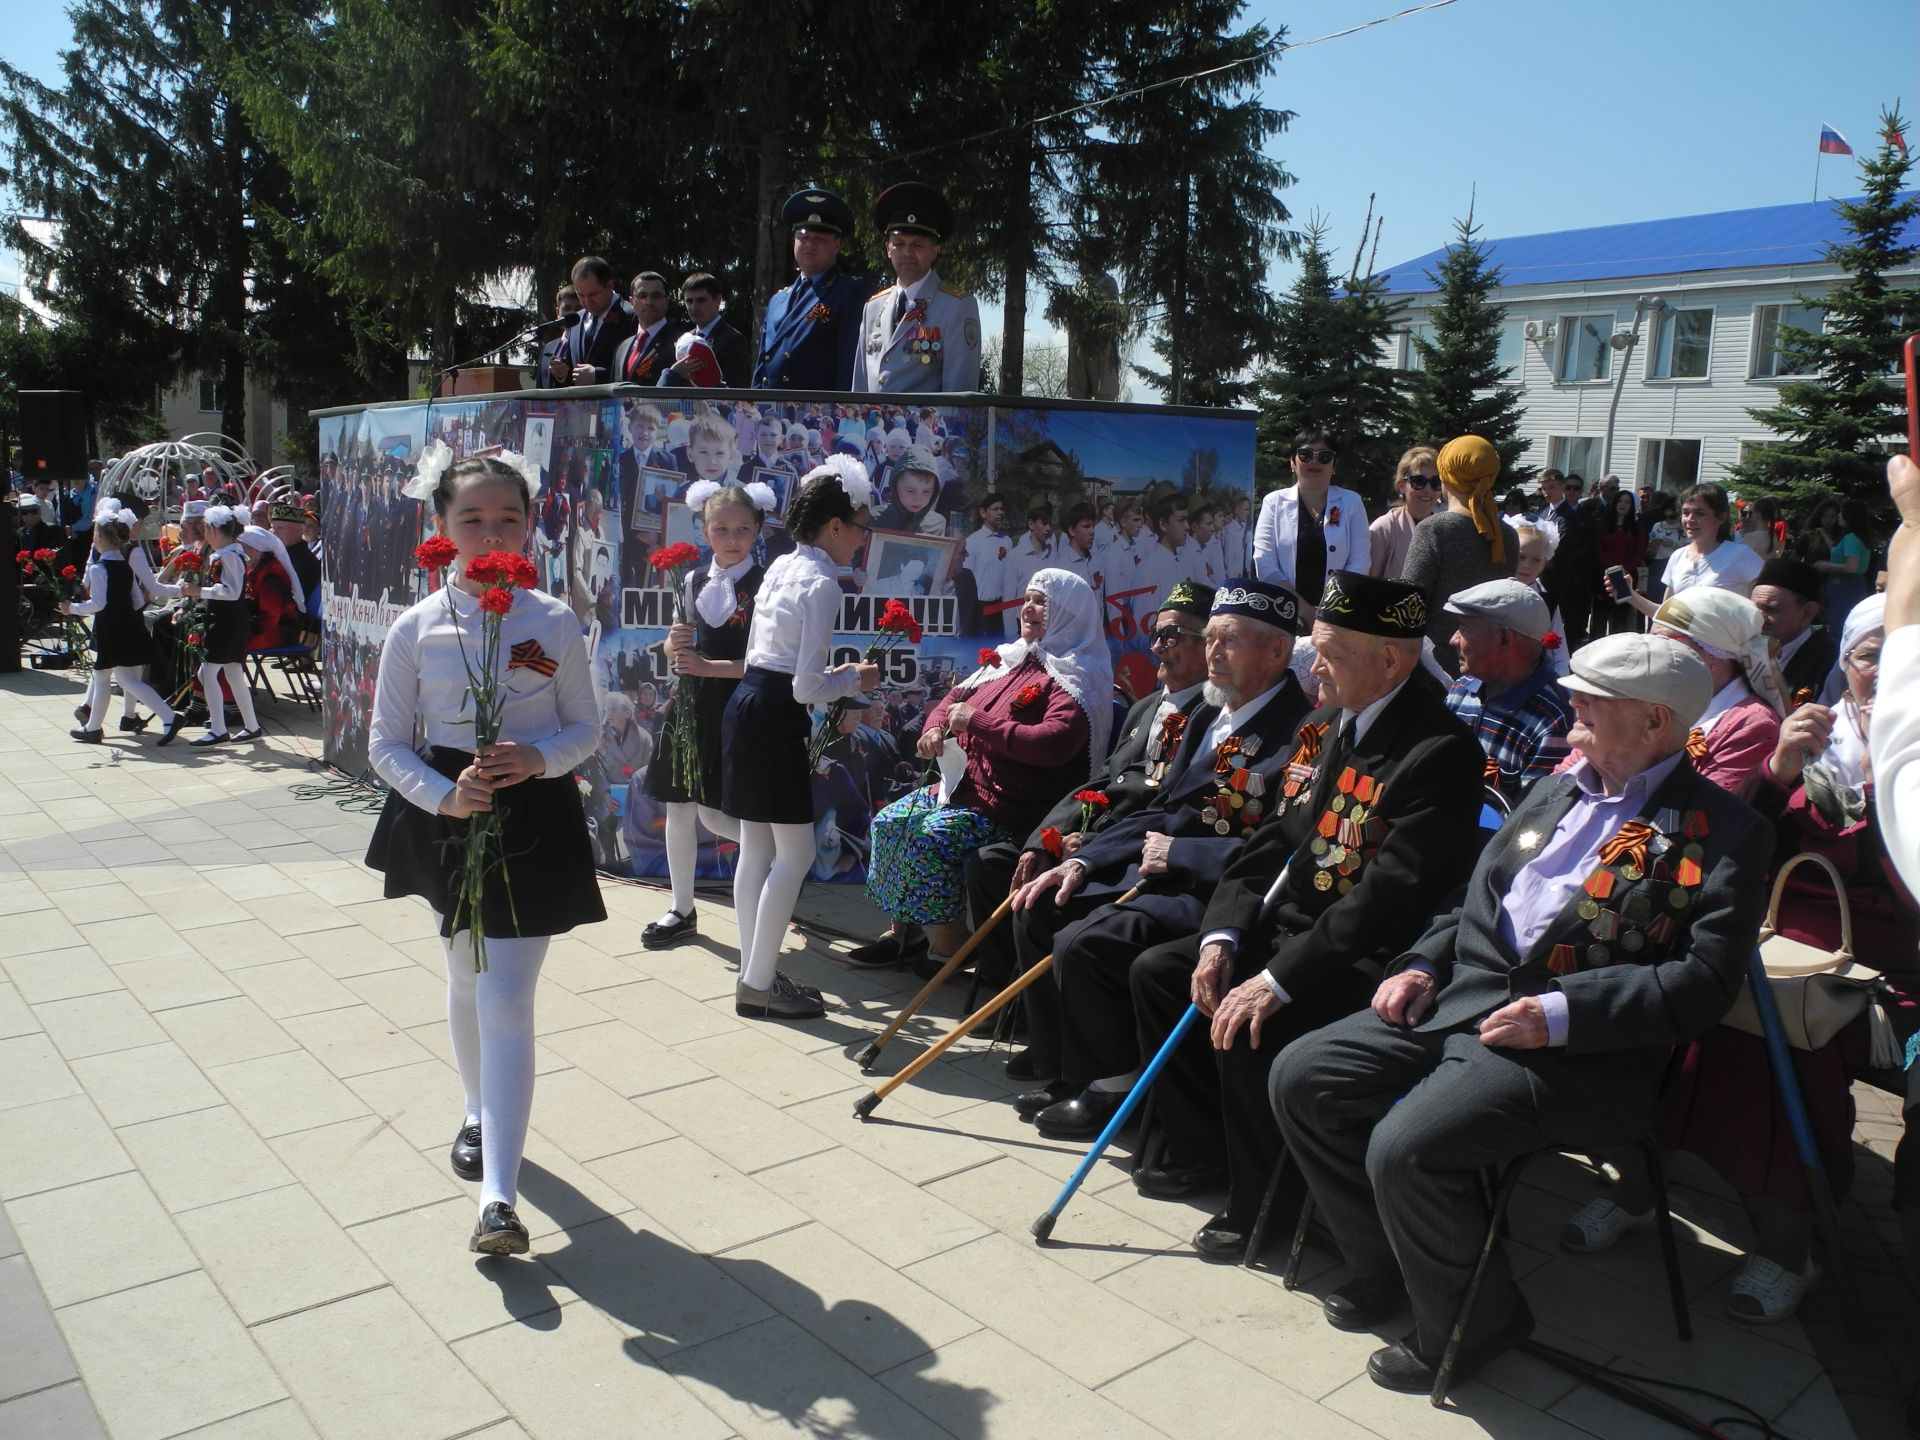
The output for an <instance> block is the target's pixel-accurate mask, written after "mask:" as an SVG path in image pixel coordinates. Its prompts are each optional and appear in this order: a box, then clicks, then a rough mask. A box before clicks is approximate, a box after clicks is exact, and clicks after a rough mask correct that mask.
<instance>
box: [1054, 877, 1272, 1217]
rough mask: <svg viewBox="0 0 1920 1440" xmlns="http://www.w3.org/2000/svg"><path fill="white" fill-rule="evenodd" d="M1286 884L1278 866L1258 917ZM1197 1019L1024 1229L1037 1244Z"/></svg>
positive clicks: (1158, 1058)
mask: <svg viewBox="0 0 1920 1440" xmlns="http://www.w3.org/2000/svg"><path fill="white" fill-rule="evenodd" d="M1286 883H1287V867H1286V866H1285V865H1282V866H1281V867H1280V873H1279V874H1278V875H1276V876H1274V877H1273V884H1271V885H1269V886H1268V887H1267V893H1266V895H1265V897H1264V898H1263V899H1262V900H1261V901H1260V913H1261V915H1262V916H1264V915H1265V914H1266V913H1267V911H1268V909H1270V908H1271V907H1272V906H1273V904H1274V903H1275V902H1276V901H1277V900H1278V899H1279V898H1280V892H1281V890H1282V889H1283V888H1284V887H1285V886H1286ZM1199 1018H1200V1007H1199V1006H1198V1005H1188V1006H1187V1010H1186V1013H1185V1014H1184V1015H1182V1016H1181V1017H1180V1023H1179V1024H1177V1025H1175V1026H1174V1027H1173V1033H1172V1034H1171V1035H1169V1036H1167V1038H1166V1041H1165V1042H1164V1043H1163V1044H1162V1045H1161V1046H1160V1049H1159V1051H1158V1052H1157V1053H1155V1055H1154V1057H1153V1059H1152V1060H1150V1061H1148V1062H1147V1068H1146V1069H1144V1070H1142V1071H1141V1072H1140V1078H1139V1079H1138V1080H1136V1081H1134V1082H1133V1088H1132V1089H1131V1090H1129V1091H1128V1092H1127V1098H1126V1099H1124V1100H1122V1101H1121V1102H1120V1108H1119V1109H1118V1110H1116V1111H1114V1112H1113V1118H1112V1119H1111V1120H1109V1121H1107V1124H1106V1128H1105V1129H1104V1130H1102V1131H1101V1132H1100V1134H1099V1137H1098V1138H1097V1139H1095V1141H1094V1142H1093V1144H1092V1145H1090V1146H1089V1147H1088V1148H1087V1153H1086V1154H1085V1155H1084V1156H1082V1157H1081V1159H1080V1164H1079V1165H1078V1166H1077V1167H1075V1169H1074V1172H1073V1174H1072V1175H1071V1176H1070V1177H1069V1178H1068V1180H1067V1183H1066V1184H1065V1185H1063V1186H1061V1187H1060V1193H1059V1194H1058V1195H1056V1196H1054V1197H1053V1203H1052V1204H1051V1205H1049V1206H1047V1208H1046V1210H1045V1211H1043V1212H1042V1213H1041V1215H1040V1216H1039V1218H1038V1219H1036V1220H1035V1221H1034V1222H1033V1224H1032V1225H1031V1226H1029V1227H1028V1228H1029V1229H1030V1230H1031V1231H1032V1232H1033V1238H1034V1240H1035V1241H1036V1242H1037V1243H1039V1244H1042V1245H1044V1244H1046V1243H1047V1240H1048V1237H1050V1236H1051V1235H1052V1234H1053V1226H1054V1222H1055V1221H1056V1220H1058V1219H1059V1218H1060V1212H1061V1211H1062V1210H1065V1209H1066V1208H1067V1202H1068V1201H1069V1200H1071V1199H1073V1194H1074V1191H1076V1190H1078V1189H1079V1188H1080V1186H1081V1185H1082V1183H1084V1182H1085V1180H1086V1178H1087V1176H1088V1175H1090V1174H1091V1173H1092V1172H1093V1167H1094V1166H1095V1165H1097V1164H1099V1163H1100V1157H1101V1156H1102V1155H1104V1154H1105V1153H1106V1149H1107V1146H1109V1145H1111V1144H1112V1143H1113V1137H1114V1136H1116V1135H1118V1134H1119V1133H1120V1132H1121V1130H1123V1129H1124V1128H1126V1123H1127V1121H1128V1120H1129V1119H1131V1118H1132V1116H1133V1112H1134V1111H1135V1110H1137V1109H1139V1108H1140V1102H1141V1101H1142V1100H1144V1099H1146V1098H1147V1091H1148V1090H1149V1089H1151V1088H1152V1087H1153V1082H1154V1081H1155V1080H1156V1079H1158V1078H1159V1075H1160V1072H1161V1071H1162V1070H1164V1069H1166V1068H1167V1061H1168V1060H1170V1059H1172V1058H1173V1052H1174V1051H1176V1050H1178V1049H1179V1048H1180V1042H1181V1041H1183V1040H1185V1039H1186V1038H1187V1032H1188V1031H1189V1030H1191V1029H1193V1025H1194V1022H1195V1021H1196V1020H1198V1019H1199Z"/></svg>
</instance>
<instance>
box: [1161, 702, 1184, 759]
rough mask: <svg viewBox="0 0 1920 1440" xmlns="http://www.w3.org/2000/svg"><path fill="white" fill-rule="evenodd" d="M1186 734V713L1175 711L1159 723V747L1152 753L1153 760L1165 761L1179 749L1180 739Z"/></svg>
mask: <svg viewBox="0 0 1920 1440" xmlns="http://www.w3.org/2000/svg"><path fill="white" fill-rule="evenodd" d="M1186 733H1187V717H1186V713H1185V712H1184V711H1181V710H1175V711H1174V712H1173V713H1172V714H1170V715H1168V716H1167V718H1166V719H1164V720H1162V721H1161V722H1160V747H1159V749H1158V750H1156V751H1155V752H1154V756H1153V758H1154V759H1156V760H1165V759H1166V758H1167V757H1168V756H1170V755H1172V754H1173V752H1174V751H1175V750H1176V749H1177V748H1178V747H1179V744H1180V737H1181V736H1182V735H1184V734H1186Z"/></svg>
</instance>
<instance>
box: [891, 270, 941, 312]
mask: <svg viewBox="0 0 1920 1440" xmlns="http://www.w3.org/2000/svg"><path fill="white" fill-rule="evenodd" d="M896 283H897V282H896ZM939 288H940V275H939V272H937V271H934V270H929V271H927V273H926V274H924V275H922V276H921V277H920V278H919V279H918V280H916V281H914V282H913V284H911V285H902V286H900V293H901V294H902V295H904V296H906V297H907V303H908V304H909V305H911V304H912V303H913V302H914V301H916V300H924V299H925V298H926V297H927V296H929V295H931V294H932V293H933V292H934V291H936V290H938V289H939Z"/></svg>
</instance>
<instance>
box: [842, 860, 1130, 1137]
mask: <svg viewBox="0 0 1920 1440" xmlns="http://www.w3.org/2000/svg"><path fill="white" fill-rule="evenodd" d="M1145 888H1146V887H1145V886H1143V885H1136V886H1134V887H1133V888H1132V889H1131V890H1129V891H1127V893H1126V894H1124V895H1122V896H1121V897H1120V898H1119V899H1118V900H1116V901H1114V902H1113V903H1114V904H1116V905H1124V904H1126V903H1127V902H1128V901H1129V900H1131V899H1133V898H1134V897H1135V896H1137V895H1138V894H1139V893H1140V892H1141V890H1143V889H1145ZM1052 968H1053V956H1051V955H1046V956H1042V957H1041V958H1040V959H1039V960H1037V961H1036V962H1034V964H1033V966H1032V967H1031V968H1030V969H1028V970H1026V971H1025V972H1024V973H1022V974H1021V975H1019V976H1018V977H1017V978H1016V979H1015V980H1014V982H1013V983H1012V984H1011V985H1009V986H1007V988H1006V989H1004V990H1002V991H1001V992H1000V993H999V994H998V995H996V996H994V997H993V998H992V999H991V1000H989V1001H987V1003H986V1004H984V1005H982V1006H981V1007H980V1008H979V1009H978V1010H976V1011H974V1012H973V1014H971V1015H969V1016H968V1017H967V1018H966V1019H964V1020H962V1021H961V1022H960V1023H959V1024H958V1025H956V1026H955V1027H954V1028H953V1030H952V1031H951V1032H949V1033H948V1034H946V1035H943V1036H941V1037H940V1039H939V1040H937V1041H935V1042H934V1044H933V1046H932V1047H931V1048H930V1049H928V1050H927V1051H926V1053H924V1054H922V1055H918V1056H915V1057H914V1059H913V1061H912V1063H911V1064H909V1065H908V1066H907V1068H906V1069H904V1070H902V1071H901V1072H900V1073H899V1074H898V1075H895V1076H894V1077H893V1078H892V1079H890V1080H887V1081H884V1082H883V1083H882V1084H880V1085H879V1086H878V1087H876V1088H875V1089H872V1090H869V1091H868V1092H867V1093H866V1094H865V1095H863V1096H861V1097H860V1099H858V1100H857V1101H855V1102H854V1106H853V1113H854V1115H855V1117H856V1118H858V1119H861V1120H865V1119H867V1118H868V1117H869V1116H871V1115H872V1114H873V1112H874V1108H875V1107H876V1106H877V1105H879V1103H880V1102H881V1101H882V1100H884V1099H886V1098H887V1096H889V1095H891V1094H892V1093H893V1092H894V1091H896V1090H898V1089H899V1088H900V1087H901V1086H902V1085H904V1084H906V1083H907V1082H908V1081H909V1080H911V1079H913V1077H914V1076H916V1075H918V1074H919V1073H920V1072H921V1071H922V1070H924V1069H926V1068H927V1067H928V1066H929V1065H931V1064H932V1063H933V1062H934V1061H936V1060H938V1059H939V1058H940V1057H941V1056H942V1055H944V1054H946V1052H947V1051H948V1049H950V1048H951V1047H952V1045H953V1043H954V1042H955V1041H957V1040H960V1039H962V1038H964V1037H965V1036H967V1035H969V1034H971V1033H972V1032H973V1031H974V1030H975V1029H976V1028H977V1027H979V1026H981V1025H984V1024H986V1022H987V1021H989V1020H991V1019H992V1018H993V1017H994V1016H995V1015H998V1014H999V1013H1000V1012H1001V1011H1002V1010H1004V1009H1005V1008H1006V1007H1007V1006H1008V1005H1010V1004H1012V1003H1013V1001H1014V1000H1016V999H1017V998H1018V997H1019V996H1020V993H1021V992H1022V991H1024V990H1025V989H1026V988H1027V987H1028V986H1029V985H1031V984H1033V983H1034V981H1036V980H1038V979H1039V978H1040V977H1041V976H1042V975H1045V974H1046V973H1047V971H1049V970H1051V969H1052Z"/></svg>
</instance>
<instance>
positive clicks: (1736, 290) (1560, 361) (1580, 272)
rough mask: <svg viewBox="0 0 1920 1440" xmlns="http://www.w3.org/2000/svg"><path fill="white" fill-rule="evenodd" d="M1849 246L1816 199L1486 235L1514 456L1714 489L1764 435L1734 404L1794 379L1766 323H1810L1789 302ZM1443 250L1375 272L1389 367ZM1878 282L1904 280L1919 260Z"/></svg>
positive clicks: (1818, 288) (1399, 354)
mask: <svg viewBox="0 0 1920 1440" xmlns="http://www.w3.org/2000/svg"><path fill="white" fill-rule="evenodd" d="M1916 229H1917V230H1920V227H1916ZM1849 238H1850V237H1849V236H1848V233H1847V230H1846V227H1845V225H1844V224H1843V223H1842V221H1841V219H1840V216H1839V213H1838V211H1837V210H1836V208H1835V202H1833V201H1830V200H1829V201H1821V202H1819V203H1817V204H1814V203H1809V204H1802V205H1770V206H1766V207H1764V208H1762V209H1758V210H1728V211H1723V212H1720V213H1718V214H1712V215H1686V216H1681V217H1679V218H1676V219H1671V220H1647V221H1640V222H1637V223H1634V224H1629V225H1602V226H1597V227H1595V228H1593V229H1588V230H1562V231H1559V232H1556V233H1554V234H1547V235H1519V236H1514V237H1511V238H1507V239H1500V240H1492V241H1488V242H1486V245H1487V250H1488V252H1489V257H1490V259H1491V261H1492V263H1494V264H1496V265H1498V266H1499V267H1500V269H1501V270H1502V271H1503V272H1504V273H1503V283H1502V285H1501V287H1500V288H1499V289H1498V290H1496V291H1495V292H1494V298H1495V299H1496V300H1497V301H1498V302H1499V303H1500V304H1502V305H1504V306H1505V307H1506V321H1505V325H1504V328H1503V331H1502V339H1501V348H1500V360H1501V363H1502V364H1503V365H1507V366H1510V367H1511V368H1512V376H1511V379H1510V381H1509V383H1510V384H1512V385H1513V386H1515V387H1516V388H1517V389H1519V390H1520V391H1521V392H1522V398H1523V400H1524V403H1525V405H1526V421H1525V424H1524V426H1523V428H1522V433H1523V434H1524V435H1525V436H1526V437H1527V438H1528V439H1530V440H1531V441H1532V442H1533V446H1532V448H1531V449H1530V450H1529V451H1528V452H1527V457H1526V458H1527V462H1528V463H1529V464H1531V465H1534V466H1536V467H1546V466H1552V467H1553V468H1555V469H1558V470H1562V471H1566V472H1569V473H1573V474H1578V475H1581V476H1583V477H1584V478H1585V479H1586V480H1587V482H1588V486H1589V491H1591V486H1592V484H1593V482H1594V481H1595V480H1597V479H1598V478H1599V477H1600V476H1601V475H1603V474H1606V473H1612V474H1615V475H1618V476H1619V477H1620V481H1621V484H1622V485H1624V486H1627V487H1629V488H1636V489H1637V488H1639V487H1642V486H1647V487H1651V488H1654V489H1659V490H1666V491H1669V492H1677V491H1679V490H1683V489H1685V488H1686V487H1687V486H1689V485H1691V484H1693V483H1695V481H1696V480H1712V481H1718V482H1721V483H1725V482H1726V479H1727V476H1726V468H1727V467H1728V466H1729V465H1732V464H1733V463H1735V462H1736V461H1738V460H1739V459H1741V458H1742V456H1743V455H1745V454H1746V453H1748V452H1749V451H1750V450H1751V449H1752V448H1753V447H1755V446H1762V445H1766V444H1769V443H1772V442H1774V441H1776V440H1777V439H1778V437H1777V436H1775V435H1773V434H1772V433H1771V432H1769V431H1768V430H1767V428H1766V427H1765V426H1763V425H1761V424H1760V423H1759V422H1758V421H1757V420H1755V419H1754V418H1753V417H1752V416H1750V415H1749V414H1748V413H1747V411H1748V410H1749V409H1760V408H1764V407H1766V406H1769V405H1772V404H1773V403H1774V401H1775V396H1774V394H1773V392H1774V391H1775V390H1777V388H1778V387H1779V385H1780V382H1781V381H1782V380H1786V379H1791V378H1795V377H1793V376H1790V375H1787V374H1785V373H1783V368H1782V360H1781V356H1780V353H1779V351H1778V349H1777V347H1776V344H1775V340H1776V337H1777V335H1778V332H1779V327H1780V326H1781V325H1782V324H1783V323H1784V324H1789V325H1797V326H1799V327H1801V328H1802V329H1815V328H1818V326H1819V324H1820V319H1821V312H1820V311H1819V310H1817V309H1810V308H1807V307H1804V306H1802V305H1801V304H1800V303H1799V301H1798V300H1797V299H1796V296H1800V295H1805V296H1811V297H1815V298H1818V297H1820V296H1822V295H1824V294H1825V293H1826V291H1827V290H1828V289H1829V288H1831V286H1832V285H1833V283H1834V282H1835V281H1836V280H1837V279H1838V278H1839V277H1840V274H1841V272H1840V270H1839V267H1837V266H1835V265H1832V264H1829V263H1828V262H1827V261H1826V260H1825V259H1824V258H1823V257H1824V255H1825V253H1826V248H1827V246H1828V245H1829V244H1833V243H1836V242H1838V243H1844V242H1846V241H1847V240H1848V239H1849ZM1445 254H1446V252H1445V251H1444V250H1435V251H1432V252H1430V253H1428V254H1426V255H1421V256H1418V257H1416V258H1414V259H1412V260H1409V261H1407V262H1405V263H1404V264H1401V265H1396V266H1394V267H1393V269H1392V271H1391V272H1389V278H1388V290H1389V291H1390V293H1392V294H1393V295H1395V296H1397V297H1400V298H1402V299H1404V300H1405V301H1406V302H1407V309H1406V310H1405V312H1404V314H1403V325H1404V328H1403V329H1402V330H1401V331H1400V333H1398V334H1397V335H1395V336H1394V338H1393V340H1392V341H1391V342H1390V353H1389V355H1388V363H1389V364H1392V365H1396V366H1399V367H1401V368H1415V367H1417V366H1418V364H1419V357H1418V355H1417V354H1416V353H1415V350H1414V347H1413V345H1412V343H1411V339H1410V337H1411V335H1413V334H1421V333H1425V332H1426V330H1427V328H1428V327H1427V320H1426V309H1427V307H1428V306H1429V305H1431V304H1432V303H1433V302H1434V300H1435V299H1436V298H1437V295H1436V293H1435V290H1434V286H1433V281H1432V280H1431V278H1429V274H1428V272H1429V271H1431V270H1434V269H1435V268H1437V267H1438V265H1439V263H1440V261H1441V260H1442V259H1443V258H1444V256H1445ZM1889 279H1890V281H1891V283H1892V284H1894V285H1896V286H1901V287H1908V286H1912V287H1920V266H1916V267H1913V268H1909V269H1906V270H1902V271H1897V272H1894V274H1892V275H1891V276H1890V277H1889ZM1609 430H1611V455H1610V463H1609V448H1608V441H1609ZM1419 438H1421V439H1423V440H1431V441H1432V442H1433V443H1435V444H1440V443H1444V442H1445V441H1446V440H1447V439H1448V438H1450V437H1448V436H1445V435H1439V436H1423V437H1419Z"/></svg>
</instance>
